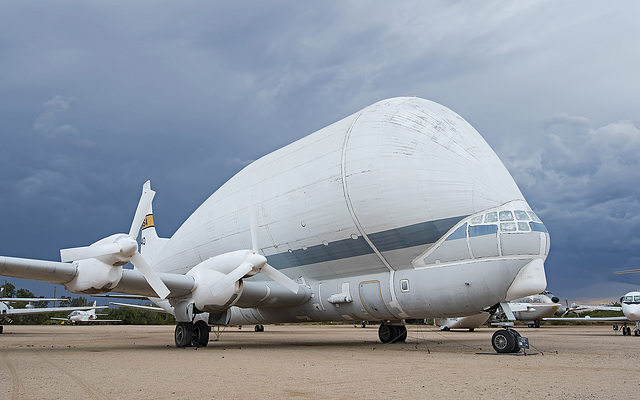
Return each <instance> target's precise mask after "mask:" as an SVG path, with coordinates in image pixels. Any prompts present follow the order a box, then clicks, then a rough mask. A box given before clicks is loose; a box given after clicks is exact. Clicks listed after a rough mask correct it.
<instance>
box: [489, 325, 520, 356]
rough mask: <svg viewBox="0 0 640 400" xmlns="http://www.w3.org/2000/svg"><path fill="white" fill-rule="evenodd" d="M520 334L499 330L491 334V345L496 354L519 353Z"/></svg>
mask: <svg viewBox="0 0 640 400" xmlns="http://www.w3.org/2000/svg"><path fill="white" fill-rule="evenodd" d="M520 337H521V336H520V334H519V333H518V332H517V331H516V330H514V329H500V330H497V331H495V332H494V333H493V336H492V337H491V345H492V346H493V349H494V350H495V351H496V352H497V353H518V352H520V343H519V342H520Z"/></svg>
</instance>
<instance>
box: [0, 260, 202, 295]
mask: <svg viewBox="0 0 640 400" xmlns="http://www.w3.org/2000/svg"><path fill="white" fill-rule="evenodd" d="M77 272H78V271H77V267H76V263H63V262H58V261H45V260H34V259H29V258H15V257H4V256H0V275H3V276H10V277H13V278H22V279H33V280H38V281H43V282H50V283H54V284H57V285H64V284H66V283H68V282H70V281H71V280H73V278H75V276H76V274H77ZM157 275H158V277H159V278H160V279H161V280H162V282H164V284H165V285H166V286H167V288H169V290H170V291H171V293H170V294H169V296H168V297H181V296H185V295H187V294H189V293H191V289H192V288H193V286H194V278H193V277H192V276H189V275H180V274H171V273H163V272H158V273H157ZM113 291H114V292H120V293H125V294H132V295H142V296H149V297H157V296H158V295H157V294H156V292H155V291H154V290H153V289H152V288H151V286H150V285H149V283H148V282H147V280H146V279H145V277H144V276H143V275H142V274H141V273H140V272H139V271H137V270H131V269H123V270H122V279H121V280H120V282H119V283H118V285H117V286H116V287H115V288H114V289H113ZM36 301H43V300H42V299H38V300H36Z"/></svg>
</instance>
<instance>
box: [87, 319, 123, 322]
mask: <svg viewBox="0 0 640 400" xmlns="http://www.w3.org/2000/svg"><path fill="white" fill-rule="evenodd" d="M78 322H122V320H121V319H90V320H88V321H78Z"/></svg>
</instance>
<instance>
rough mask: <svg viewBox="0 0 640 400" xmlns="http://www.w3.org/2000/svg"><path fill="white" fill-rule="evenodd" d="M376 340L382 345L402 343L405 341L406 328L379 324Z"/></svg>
mask: <svg viewBox="0 0 640 400" xmlns="http://www.w3.org/2000/svg"><path fill="white" fill-rule="evenodd" d="M378 338H379V339H380V341H381V342H382V343H404V342H405V341H406V340H407V327H406V326H404V325H385V324H380V328H378Z"/></svg>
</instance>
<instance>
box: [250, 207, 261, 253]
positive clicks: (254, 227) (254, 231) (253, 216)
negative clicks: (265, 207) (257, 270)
mask: <svg viewBox="0 0 640 400" xmlns="http://www.w3.org/2000/svg"><path fill="white" fill-rule="evenodd" d="M258 212H259V210H258V206H256V205H255V204H254V205H252V206H251V210H250V215H249V218H250V221H249V222H250V224H251V249H253V252H254V253H258Z"/></svg>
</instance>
